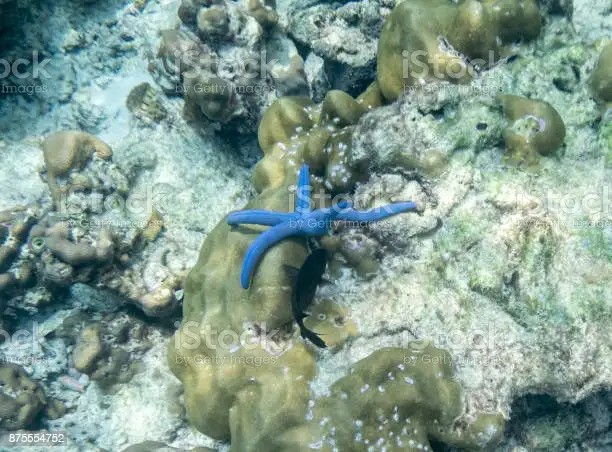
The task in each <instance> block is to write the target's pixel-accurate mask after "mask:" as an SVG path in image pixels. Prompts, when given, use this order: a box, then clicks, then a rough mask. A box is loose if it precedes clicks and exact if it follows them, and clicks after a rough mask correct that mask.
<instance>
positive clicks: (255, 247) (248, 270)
mask: <svg viewBox="0 0 612 452" xmlns="http://www.w3.org/2000/svg"><path fill="white" fill-rule="evenodd" d="M298 233H299V231H298V230H297V228H296V227H295V225H293V224H291V222H285V223H280V224H278V225H276V226H274V227H271V228H270V229H268V230H266V231H264V232H262V233H261V234H260V235H259V236H258V237H257V238H256V239H255V240H253V243H251V245H250V246H249V248H248V249H247V252H246V254H245V255H244V261H243V263H242V273H241V274H240V284H242V288H243V289H248V287H249V282H250V281H251V278H252V277H253V273H254V272H255V267H257V264H258V263H259V261H260V259H261V257H262V256H263V254H264V253H265V252H266V251H267V250H268V248H270V247H271V246H272V245H274V244H275V243H278V242H280V241H281V240H283V239H285V238H287V237H290V236H292V235H298Z"/></svg>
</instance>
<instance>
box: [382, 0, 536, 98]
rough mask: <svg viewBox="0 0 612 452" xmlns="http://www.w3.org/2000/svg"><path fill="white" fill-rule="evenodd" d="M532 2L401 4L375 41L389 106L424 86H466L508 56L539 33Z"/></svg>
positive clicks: (419, 0) (423, 0)
mask: <svg viewBox="0 0 612 452" xmlns="http://www.w3.org/2000/svg"><path fill="white" fill-rule="evenodd" d="M540 21H541V18H540V12H539V10H538V7H537V5H536V4H535V2H534V1H533V0H526V1H515V0H486V1H477V0H463V1H461V2H459V3H454V2H451V1H449V0H433V1H430V0H406V1H404V2H402V3H400V4H399V5H398V6H396V7H395V9H394V10H393V12H392V13H391V15H390V16H389V17H388V18H387V20H386V22H385V24H384V26H383V29H382V32H381V36H380V41H379V45H378V59H377V64H378V65H377V80H378V83H379V85H380V89H381V91H382V93H383V95H384V97H385V98H386V99H387V100H389V101H393V100H395V99H397V98H398V97H399V96H400V94H401V93H402V92H403V91H404V89H405V88H407V87H409V86H415V85H418V84H421V83H424V82H427V81H432V80H438V81H443V80H446V81H451V82H457V83H465V82H468V81H469V80H471V78H472V76H473V74H475V72H476V71H477V70H479V69H480V68H481V67H488V66H491V64H495V63H496V62H498V61H499V60H500V59H501V58H503V57H504V56H505V55H506V54H507V50H506V46H507V45H509V44H510V43H512V42H513V41H516V40H520V39H525V40H529V39H533V38H534V37H536V36H537V35H538V33H539V31H540Z"/></svg>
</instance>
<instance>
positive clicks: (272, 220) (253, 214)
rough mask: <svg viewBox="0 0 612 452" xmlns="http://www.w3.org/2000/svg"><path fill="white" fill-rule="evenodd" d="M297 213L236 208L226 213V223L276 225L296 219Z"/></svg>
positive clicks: (233, 224) (231, 224)
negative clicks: (234, 210)
mask: <svg viewBox="0 0 612 452" xmlns="http://www.w3.org/2000/svg"><path fill="white" fill-rule="evenodd" d="M297 217H298V215H296V214H295V213H287V212H274V211H271V210H257V209H255V210H237V211H236V212H231V213H229V214H228V215H227V224H229V225H230V226H236V225H239V224H259V225H261V226H276V225H277V224H280V223H283V222H285V221H289V220H292V219H296V218H297Z"/></svg>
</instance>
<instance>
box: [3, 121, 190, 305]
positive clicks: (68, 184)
mask: <svg viewBox="0 0 612 452" xmlns="http://www.w3.org/2000/svg"><path fill="white" fill-rule="evenodd" d="M42 149H43V155H44V160H45V170H44V171H43V172H42V175H43V177H45V178H46V180H47V182H48V184H49V189H50V191H51V194H52V201H53V202H52V206H51V207H46V206H44V203H42V204H40V205H39V204H36V205H32V206H27V207H23V208H16V209H9V210H8V211H5V212H3V214H2V215H3V218H2V220H3V223H4V224H6V225H7V226H6V227H5V228H4V229H3V242H4V244H3V246H2V247H1V248H0V264H1V265H0V271H1V272H2V278H0V283H1V286H0V289H1V290H2V292H3V293H4V294H5V295H7V296H6V298H7V299H8V300H9V301H10V303H11V304H12V305H15V306H18V307H20V308H26V307H27V306H28V305H30V306H31V307H34V308H35V307H36V306H37V305H40V304H42V303H44V302H48V301H50V299H51V293H52V292H55V291H57V290H59V291H60V293H61V292H62V290H63V289H65V288H67V287H69V286H70V285H71V284H74V283H75V282H87V283H91V284H98V285H100V286H102V287H105V288H107V289H112V290H115V291H117V292H118V293H120V294H121V295H123V296H124V297H126V298H127V299H128V300H130V301H131V302H133V303H134V304H136V305H137V306H139V307H140V308H141V309H142V310H143V311H144V312H145V313H147V314H149V315H152V316H164V315H167V314H169V313H171V312H172V311H173V309H174V308H175V306H176V304H177V303H178V296H177V293H178V291H179V290H180V286H181V284H182V279H183V277H182V275H183V273H184V269H183V268H175V269H172V270H171V269H170V268H168V266H167V265H162V264H161V262H163V261H164V260H166V259H167V258H168V254H169V253H171V252H172V251H171V249H170V248H171V246H172V245H171V244H163V245H161V244H159V245H158V244H155V243H153V242H154V241H155V239H156V238H157V237H158V236H159V235H160V233H162V230H163V218H162V216H161V213H160V209H161V210H163V205H155V203H154V202H153V199H147V198H146V197H147V196H149V197H151V196H152V195H151V194H147V193H144V194H142V193H141V194H138V193H131V192H130V182H129V180H130V177H133V176H134V175H135V174H137V173H138V172H139V171H141V170H142V168H141V167H140V163H139V162H134V163H133V165H132V166H131V167H130V166H124V167H123V168H120V167H119V166H118V165H116V164H115V163H114V162H113V161H112V153H111V150H110V146H108V145H107V144H106V143H104V142H103V141H101V140H99V139H98V138H96V137H94V136H92V135H90V134H87V133H84V132H75V131H67V132H57V133H54V134H52V135H50V136H49V137H47V138H46V139H45V140H44V141H43V143H42ZM98 153H99V154H100V155H101V156H102V157H100V158H98V157H97V155H98ZM143 215H148V218H147V217H145V218H143V219H140V217H142V216H143ZM145 255H148V256H149V259H148V260H147V259H146V258H145V259H144V260H140V259H141V258H142V257H144V256H145ZM152 272H154V276H153V274H151V273H152ZM32 287H33V289H32V290H30V291H29V292H26V291H25V290H26V289H29V288H32ZM34 294H36V295H34Z"/></svg>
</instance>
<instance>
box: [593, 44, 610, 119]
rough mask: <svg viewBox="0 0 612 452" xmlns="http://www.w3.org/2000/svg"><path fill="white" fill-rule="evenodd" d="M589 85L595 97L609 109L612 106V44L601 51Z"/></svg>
mask: <svg viewBox="0 0 612 452" xmlns="http://www.w3.org/2000/svg"><path fill="white" fill-rule="evenodd" d="M590 83H591V89H592V90H593V94H594V95H595V97H596V98H597V99H598V100H599V101H601V102H603V103H604V105H605V108H609V106H610V105H611V104H612V42H609V43H607V44H606V45H605V46H604V48H603V49H602V51H601V54H600V55H599V60H598V61H597V66H595V70H594V71H593V74H592V75H591V80H590Z"/></svg>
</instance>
